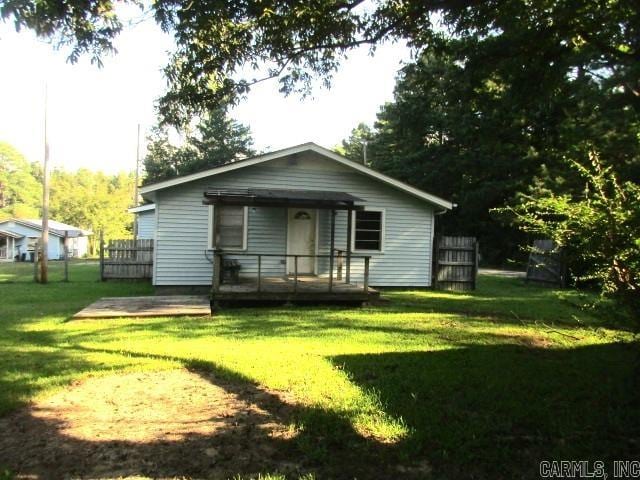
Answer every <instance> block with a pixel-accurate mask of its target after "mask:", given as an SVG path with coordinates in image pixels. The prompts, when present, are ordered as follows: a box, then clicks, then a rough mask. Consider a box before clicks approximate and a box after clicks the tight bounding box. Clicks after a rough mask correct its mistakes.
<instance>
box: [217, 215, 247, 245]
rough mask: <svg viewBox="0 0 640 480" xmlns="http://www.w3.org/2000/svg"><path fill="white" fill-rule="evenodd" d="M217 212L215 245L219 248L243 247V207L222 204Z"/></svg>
mask: <svg viewBox="0 0 640 480" xmlns="http://www.w3.org/2000/svg"><path fill="white" fill-rule="evenodd" d="M215 208H219V209H220V211H219V212H218V231H217V232H216V233H215V235H217V242H216V244H217V246H218V247H219V248H237V249H242V248H244V222H245V220H246V219H245V215H244V213H245V208H244V207H242V206H224V207H215Z"/></svg>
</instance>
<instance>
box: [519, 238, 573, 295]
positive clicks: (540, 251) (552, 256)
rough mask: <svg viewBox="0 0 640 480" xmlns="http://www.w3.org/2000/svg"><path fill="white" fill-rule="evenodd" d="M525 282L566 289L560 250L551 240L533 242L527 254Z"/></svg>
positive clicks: (565, 277) (563, 264) (564, 270)
mask: <svg viewBox="0 0 640 480" xmlns="http://www.w3.org/2000/svg"><path fill="white" fill-rule="evenodd" d="M526 281H527V282H529V281H532V282H539V283H541V284H546V285H549V286H560V287H566V285H567V268H566V264H565V261H564V257H563V254H562V250H561V249H559V248H558V247H557V245H556V244H555V243H554V241H553V240H534V241H533V247H531V252H530V253H529V263H528V264H527V277H526Z"/></svg>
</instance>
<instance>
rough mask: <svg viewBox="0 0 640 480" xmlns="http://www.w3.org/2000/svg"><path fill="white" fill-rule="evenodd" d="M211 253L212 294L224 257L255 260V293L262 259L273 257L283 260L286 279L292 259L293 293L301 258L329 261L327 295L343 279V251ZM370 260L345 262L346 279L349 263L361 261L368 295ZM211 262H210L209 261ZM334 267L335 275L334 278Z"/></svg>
mask: <svg viewBox="0 0 640 480" xmlns="http://www.w3.org/2000/svg"><path fill="white" fill-rule="evenodd" d="M212 253H213V260H212V263H213V272H214V273H213V281H212V289H213V292H214V293H215V292H218V291H219V290H220V283H221V281H222V274H223V272H222V268H223V266H224V257H225V256H229V257H234V258H235V257H253V258H256V259H257V274H256V292H261V291H262V279H263V274H262V266H263V261H262V260H263V259H264V258H274V257H279V258H284V259H285V276H286V277H287V278H288V277H289V276H291V273H290V272H287V271H288V265H286V260H287V259H290V258H291V259H293V291H294V293H295V292H297V291H298V284H299V277H300V276H301V275H300V274H299V272H298V265H299V263H298V261H299V259H301V258H313V259H321V258H323V259H328V260H329V269H328V270H329V278H328V282H327V291H328V292H329V293H332V292H333V290H334V280H335V281H342V279H343V275H342V271H343V268H344V261H343V259H344V256H343V253H344V252H343V251H341V250H337V249H336V250H334V254H333V255H328V254H327V255H293V254H279V253H246V252H239V253H232V252H223V251H220V250H218V251H214V252H212ZM336 259H337V262H335V263H334V260H336ZM370 259H371V256H369V255H349V257H348V261H347V264H348V266H347V278H349V277H350V271H349V270H350V267H351V261H353V260H362V261H363V263H364V270H363V282H362V291H363V292H364V293H368V292H369V260H370ZM210 261H211V260H210ZM334 267H336V275H335V278H334V272H333V271H334ZM344 283H345V284H350V285H352V284H351V283H350V282H348V281H346V280H345V282H344Z"/></svg>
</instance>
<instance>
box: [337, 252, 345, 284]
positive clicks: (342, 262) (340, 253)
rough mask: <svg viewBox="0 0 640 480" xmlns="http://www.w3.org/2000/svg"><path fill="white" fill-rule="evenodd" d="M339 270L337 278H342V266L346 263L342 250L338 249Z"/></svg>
mask: <svg viewBox="0 0 640 480" xmlns="http://www.w3.org/2000/svg"><path fill="white" fill-rule="evenodd" d="M337 260H338V271H337V272H336V280H342V266H343V264H344V257H343V256H342V250H338V258H337Z"/></svg>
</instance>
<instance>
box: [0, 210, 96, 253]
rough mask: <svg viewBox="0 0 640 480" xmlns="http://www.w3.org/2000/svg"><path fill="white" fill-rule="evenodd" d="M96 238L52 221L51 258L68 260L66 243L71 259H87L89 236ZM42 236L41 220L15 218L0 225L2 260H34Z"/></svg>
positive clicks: (75, 228)
mask: <svg viewBox="0 0 640 480" xmlns="http://www.w3.org/2000/svg"><path fill="white" fill-rule="evenodd" d="M90 235H93V233H92V232H91V231H89V230H84V229H82V228H79V227H74V226H73V225H67V224H66V223H62V222H57V221H55V220H49V245H48V251H47V253H48V258H50V259H53V260H57V259H62V258H64V244H65V243H64V242H65V236H66V237H67V249H68V252H69V256H70V257H83V256H85V255H86V254H87V253H88V251H89V240H88V238H87V237H88V236H90ZM41 236H42V220H41V219H18V218H12V219H9V220H4V221H1V222H0V261H14V260H31V258H32V256H33V253H34V250H35V246H36V242H37V241H38V239H39V238H40V237H41Z"/></svg>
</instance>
